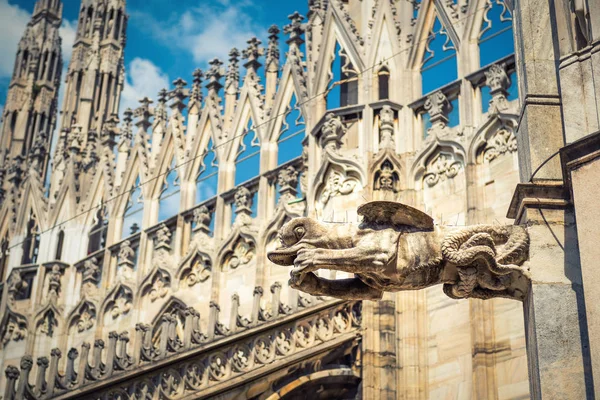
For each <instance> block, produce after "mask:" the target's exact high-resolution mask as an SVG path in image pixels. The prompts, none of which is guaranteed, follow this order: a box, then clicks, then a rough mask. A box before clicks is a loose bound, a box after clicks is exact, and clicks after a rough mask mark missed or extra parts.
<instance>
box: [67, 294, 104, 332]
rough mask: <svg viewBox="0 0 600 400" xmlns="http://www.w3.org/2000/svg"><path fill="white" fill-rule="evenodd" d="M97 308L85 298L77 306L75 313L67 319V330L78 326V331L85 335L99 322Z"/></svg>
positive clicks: (72, 312)
mask: <svg viewBox="0 0 600 400" xmlns="http://www.w3.org/2000/svg"><path fill="white" fill-rule="evenodd" d="M97 314H98V313H97V311H96V306H95V305H94V303H92V302H91V301H89V300H87V299H86V298H85V297H84V298H82V299H81V301H80V302H79V303H78V304H77V305H76V306H75V308H74V309H73V311H71V313H69V316H68V317H67V325H66V329H67V330H69V329H71V328H72V327H73V326H75V325H76V326H77V331H78V332H79V333H83V332H85V331H88V330H90V329H92V328H93V326H94V325H96V324H97V323H98V322H97V316H98V315H97Z"/></svg>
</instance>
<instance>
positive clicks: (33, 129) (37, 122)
mask: <svg viewBox="0 0 600 400" xmlns="http://www.w3.org/2000/svg"><path fill="white" fill-rule="evenodd" d="M62 8H63V5H62V2H60V1H58V0H54V1H49V0H38V1H37V3H36V4H35V7H34V11H33V15H32V17H31V20H30V21H29V23H28V24H27V28H26V29H25V32H24V33H23V37H22V38H21V41H20V42H19V47H18V50H17V55H16V61H15V65H14V70H13V75H12V78H11V81H10V84H9V87H8V94H7V98H6V102H5V106H4V113H3V115H2V120H3V124H2V127H1V130H0V148H2V149H4V150H5V151H6V152H7V155H8V157H9V158H10V159H12V158H14V157H15V156H17V155H22V156H23V157H27V156H28V154H29V152H30V151H31V149H32V146H33V145H34V143H35V144H36V145H37V146H38V147H39V146H41V147H44V148H46V149H48V148H49V147H50V143H51V141H52V133H53V132H54V127H55V125H56V112H57V99H58V88H59V85H60V73H61V71H62V56H61V48H60V43H61V39H60V36H59V27H60V24H61V21H62ZM38 161H39V164H38V168H39V169H38V172H39V173H40V176H42V177H44V176H45V175H46V168H47V164H48V160H47V158H46V157H45V158H44V160H38Z"/></svg>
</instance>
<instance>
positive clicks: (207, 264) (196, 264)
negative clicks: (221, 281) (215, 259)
mask: <svg viewBox="0 0 600 400" xmlns="http://www.w3.org/2000/svg"><path fill="white" fill-rule="evenodd" d="M211 270H212V262H211V260H210V258H208V256H206V255H204V254H197V255H196V257H194V259H193V260H192V261H191V266H190V267H189V268H188V269H185V270H183V272H182V275H181V280H182V281H184V282H186V283H187V285H188V286H190V287H191V286H194V285H196V284H198V283H202V282H205V281H206V280H207V279H208V278H210V274H211Z"/></svg>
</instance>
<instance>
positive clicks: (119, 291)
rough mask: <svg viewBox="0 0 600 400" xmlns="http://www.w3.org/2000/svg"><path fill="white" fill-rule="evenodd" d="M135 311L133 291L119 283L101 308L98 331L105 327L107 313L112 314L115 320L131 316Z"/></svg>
mask: <svg viewBox="0 0 600 400" xmlns="http://www.w3.org/2000/svg"><path fill="white" fill-rule="evenodd" d="M132 309H133V291H132V290H131V289H130V288H129V287H128V286H125V285H123V284H121V283H117V284H116V285H115V286H114V287H113V288H112V289H111V290H110V291H109V293H108V294H107V295H106V297H105V299H104V301H103V302H102V305H101V306H100V318H99V320H98V323H97V324H98V329H99V331H100V329H101V328H103V327H104V320H105V319H106V315H107V313H109V312H110V313H111V316H112V318H113V319H117V318H119V317H121V316H123V315H127V314H129V313H130V312H131V311H132Z"/></svg>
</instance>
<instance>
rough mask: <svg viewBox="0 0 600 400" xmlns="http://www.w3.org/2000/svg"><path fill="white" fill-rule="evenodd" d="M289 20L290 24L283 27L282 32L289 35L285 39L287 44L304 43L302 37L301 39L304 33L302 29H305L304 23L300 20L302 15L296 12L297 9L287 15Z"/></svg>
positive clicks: (298, 44) (302, 18)
mask: <svg viewBox="0 0 600 400" xmlns="http://www.w3.org/2000/svg"><path fill="white" fill-rule="evenodd" d="M288 19H289V20H290V24H289V25H286V26H284V27H283V32H284V33H286V34H287V35H290V37H289V39H288V40H287V41H286V43H288V44H292V43H294V44H296V45H297V46H300V45H301V44H302V43H304V39H302V35H303V34H304V30H305V29H306V24H303V23H302V21H303V20H304V17H303V16H302V15H300V14H299V13H298V11H296V12H294V13H293V14H291V15H289V16H288Z"/></svg>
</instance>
